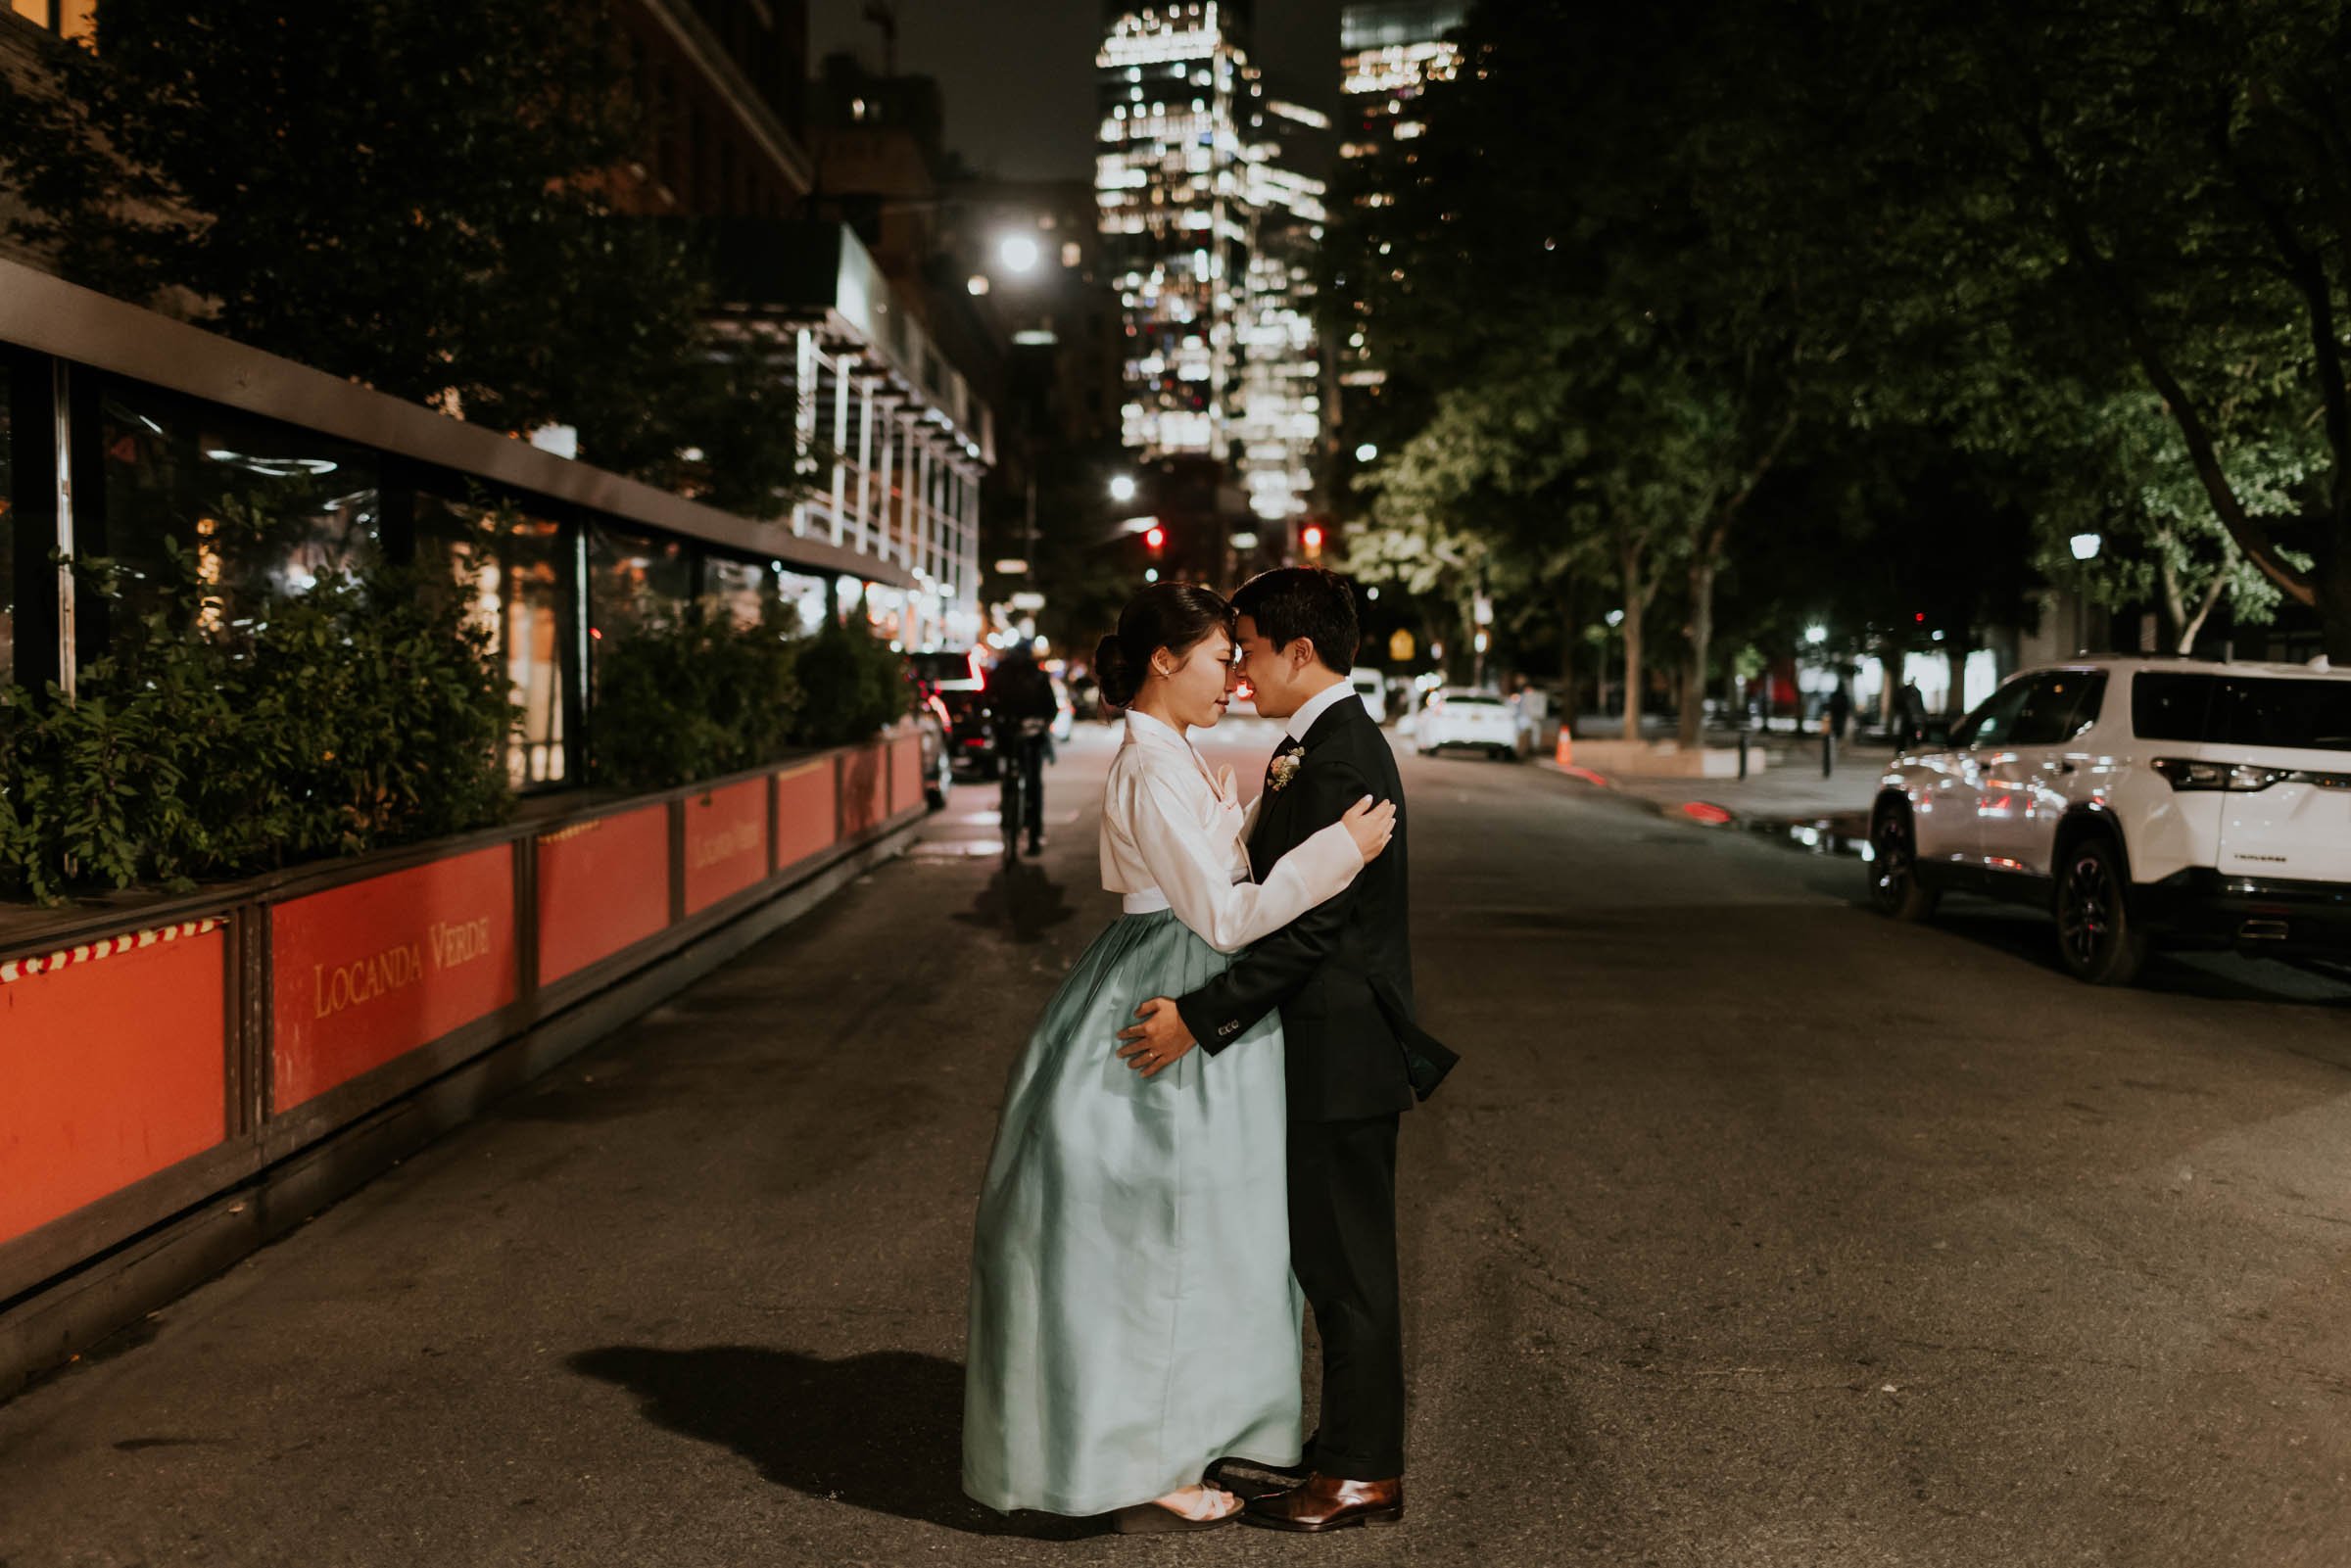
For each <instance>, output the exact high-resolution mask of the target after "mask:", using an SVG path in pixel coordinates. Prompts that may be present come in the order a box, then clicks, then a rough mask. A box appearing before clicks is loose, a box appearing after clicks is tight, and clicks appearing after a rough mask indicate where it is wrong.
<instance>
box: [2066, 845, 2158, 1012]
mask: <svg viewBox="0 0 2351 1568" xmlns="http://www.w3.org/2000/svg"><path fill="white" fill-rule="evenodd" d="M2130 886H2131V877H2130V873H2129V872H2127V871H2126V870H2125V869H2124V867H2123V852H2122V848H2121V846H2120V845H2118V844H2116V843H2115V841H2114V840H2113V839H2111V838H2109V837H2106V836H2105V835H2104V834H2102V833H2092V834H2090V835H2089V836H2088V837H2086V838H2080V839H2077V840H2075V842H2074V845H2073V847H2072V848H2071V849H2069V850H2067V851H2066V854H2065V859H2064V860H2063V862H2062V863H2061V866H2060V869H2059V871H2058V874H2057V909H2056V915H2057V951H2058V954H2059V956H2061V957H2062V958H2063V959H2064V960H2065V967H2066V969H2067V970H2068V971H2069V972H2071V973H2072V974H2073V976H2074V978H2076V979H2078V980H2087V981H2088V982H2089V983H2090V984H2092V985H2128V984H2130V983H2131V982H2132V981H2133V980H2135V979H2136V978H2137V977H2138V971H2139V967H2140V966H2141V965H2143V964H2144V963H2146V961H2147V938H2146V933H2145V932H2143V931H2141V930H2140V929H2139V928H2138V926H2137V923H2136V922H2135V921H2133V920H2132V918H2131V909H2130V904H2129V901H2128V899H2127V898H2126V897H2125V895H2126V894H2127V893H2128V892H2129V891H2130Z"/></svg>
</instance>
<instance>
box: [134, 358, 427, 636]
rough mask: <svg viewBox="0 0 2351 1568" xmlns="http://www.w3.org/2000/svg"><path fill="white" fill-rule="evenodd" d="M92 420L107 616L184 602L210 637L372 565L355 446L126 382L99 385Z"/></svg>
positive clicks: (370, 475) (366, 466)
mask: <svg viewBox="0 0 2351 1568" xmlns="http://www.w3.org/2000/svg"><path fill="white" fill-rule="evenodd" d="M99 418H100V439H101V442H102V443H103V450H104V452H105V506H104V513H103V528H104V534H103V544H102V548H103V550H104V553H105V554H106V556H107V557H108V558H110V559H112V560H113V561H114V562H115V563H116V564H117V565H118V566H119V567H120V570H121V573H122V577H121V584H120V598H119V600H118V602H117V606H116V611H117V613H119V614H121V615H125V616H130V617H138V616H144V615H146V614H148V613H150V612H152V611H154V610H156V609H159V608H162V607H164V606H166V605H168V604H172V603H175V602H179V601H180V600H181V598H182V595H183V594H184V596H185V600H186V602H188V603H190V604H192V606H193V611H192V616H193V620H194V623H195V625H194V629H195V630H198V631H210V630H213V629H216V628H218V627H221V626H226V625H234V624H235V623H237V622H238V621H240V620H244V619H247V618H250V617H253V616H255V615H257V614H259V613H260V612H261V611H262V609H263V607H264V605H265V604H266V603H267V601H268V599H269V598H270V596H271V595H273V594H301V593H304V592H306V591H307V590H308V589H309V588H310V587H311V586H312V584H313V583H315V582H316V581H317V580H318V577H319V576H320V574H322V573H325V572H328V571H335V570H344V571H356V570H360V569H363V568H365V567H366V566H368V565H371V564H373V563H374V562H375V561H377V560H379V559H380V558H381V556H380V549H381V546H380V542H379V539H378V527H379V523H380V519H381V512H382V498H381V495H380V493H379V488H378V478H377V469H378V465H377V460H376V456H375V454H374V453H373V452H371V451H367V450H365V449H364V448H360V447H354V446H349V445H346V444H345V443H342V442H339V441H335V440H332V439H331V438H328V437H324V436H317V435H312V434H309V433H306V432H302V431H297V430H292V429H288V428H286V427H284V426H280V425H274V424H270V423H268V422H266V421H264V420H257V419H252V418H249V417H247V416H244V415H240V414H237V413H235V412H233V411H231V410H227V409H221V408H217V407H215V406H213V405H211V404H200V403H196V402H193V401H190V400H188V399H184V398H177V397H173V396H171V395H170V394H168V393H162V392H157V391H155V390H153V389H151V388H144V387H133V386H129V385H126V384H120V385H115V386H110V387H109V388H108V389H107V391H106V392H105V394H104V396H103V397H102V398H101V399H100V401H99Z"/></svg>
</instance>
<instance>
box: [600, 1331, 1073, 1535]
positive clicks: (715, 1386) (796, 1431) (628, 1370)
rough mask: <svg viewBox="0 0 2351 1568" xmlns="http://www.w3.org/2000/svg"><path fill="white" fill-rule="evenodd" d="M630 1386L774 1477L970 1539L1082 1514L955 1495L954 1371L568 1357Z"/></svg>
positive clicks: (657, 1416) (763, 1356) (698, 1356)
mask: <svg viewBox="0 0 2351 1568" xmlns="http://www.w3.org/2000/svg"><path fill="white" fill-rule="evenodd" d="M569 1365H570V1366H571V1368H572V1370H574V1371H576V1372H583V1373H586V1374H587V1375H588V1376H590V1377H593V1378H600V1379H601V1380H602V1381H604V1382H606V1383H611V1384H616V1385H618V1386H619V1387H621V1388H624V1389H627V1390H628V1391H629V1392H630V1393H632V1394H634V1395H636V1396H637V1399H638V1401H639V1402H640V1405H641V1407H642V1409H643V1411H644V1413H645V1416H646V1418H647V1419H648V1420H649V1421H651V1422H653V1424H655V1425H656V1426H662V1427H666V1428H668V1429H669V1430H670V1431H672V1432H676V1433H680V1434H682V1435H684V1436H686V1437H690V1438H694V1439H696V1440H697V1441H699V1442H703V1443H716V1444H720V1445H723V1446H724V1447H726V1448H729V1449H734V1450H735V1451H736V1452H737V1453H739V1454H741V1455H743V1457H744V1458H745V1459H748V1460H749V1461H750V1462H751V1463H753V1464H754V1465H757V1466H758V1467H759V1473H760V1474H761V1475H763V1476H765V1477H766V1478H767V1479H768V1480H770V1481H773V1482H775V1483H777V1484H778V1485H780V1486H787V1487H790V1488H792V1490H793V1491H795V1492H804V1493H806V1494H808V1495H809V1496H810V1497H824V1498H827V1499H829V1500H832V1501H837V1502H845V1503H847V1504H849V1505H850V1506H852V1507H857V1508H866V1509H870V1510H872V1511H873V1512H875V1513H887V1514H895V1515H896V1516H898V1517H899V1518H901V1519H915V1520H920V1521H921V1522H923V1523H925V1524H933V1525H939V1526H942V1527H944V1528H946V1529H949V1530H960V1531H963V1532H965V1533H967V1534H970V1535H984V1536H1025V1537H1028V1538H1030V1539H1032V1540H1039V1541H1071V1540H1076V1539H1078V1538H1080V1537H1082V1536H1091V1535H1097V1534H1099V1533H1101V1529H1102V1527H1101V1526H1100V1525H1097V1524H1095V1523H1094V1522H1093V1521H1091V1520H1086V1519H1064V1518H1061V1517H1059V1516H1057V1515H1053V1514H1039V1513H1019V1514H1013V1515H1011V1516H1009V1517H1007V1516H1005V1515H1003V1514H999V1513H996V1512H994V1511H993V1510H991V1509H987V1508H983V1507H982V1506H980V1504H978V1503H976V1502H974V1501H972V1500H971V1499H970V1498H969V1497H965V1496H964V1495H963V1487H962V1475H963V1368H962V1367H961V1366H959V1365H957V1364H956V1363H955V1362H953V1361H949V1360H943V1359H941V1358H940V1357H938V1356H936V1355H917V1354H913V1353H912V1352H908V1351H877V1352H875V1353H873V1354H867V1355H852V1356H848V1357H846V1358H844V1359H841V1360H838V1361H828V1360H825V1359H823V1358H822V1357H820V1356H814V1355H802V1354H798V1353H796V1352H792V1351H768V1350H760V1349H757V1348H756V1347H753V1346H747V1345H712V1346H705V1347H703V1348H702V1349H700V1350H692V1351H664V1350H654V1349H651V1348H649V1347H647V1346H642V1345H611V1346H606V1347H604V1348H603V1349H601V1350H594V1351H582V1352H580V1353H579V1354H575V1355H573V1356H571V1357H570V1358H569Z"/></svg>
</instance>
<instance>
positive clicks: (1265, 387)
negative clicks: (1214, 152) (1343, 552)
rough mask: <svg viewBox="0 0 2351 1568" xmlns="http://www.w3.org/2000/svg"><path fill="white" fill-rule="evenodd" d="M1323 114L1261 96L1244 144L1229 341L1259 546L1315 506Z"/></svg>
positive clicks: (1322, 404) (1323, 405)
mask: <svg viewBox="0 0 2351 1568" xmlns="http://www.w3.org/2000/svg"><path fill="white" fill-rule="evenodd" d="M1329 137H1330V119H1329V117H1327V116H1325V115H1323V114H1321V113H1319V111H1316V110H1313V109H1309V108H1307V107H1306V106H1304V105H1302V104H1296V103H1292V102H1289V101H1287V100H1285V99H1281V98H1273V97H1268V98H1265V99H1263V100H1262V102H1261V105H1260V107H1259V109H1258V112H1257V114H1256V116H1255V118H1254V122H1253V124H1252V126H1251V135H1250V138H1249V145H1248V185H1247V191H1248V196H1249V212H1250V248H1249V262H1248V270H1247V272H1246V274H1245V279H1244V287H1243V290H1242V295H1241V301H1240V309H1239V321H1238V328H1237V334H1236V335H1237V337H1238V340H1239V346H1240V386H1239V396H1238V398H1237V399H1236V400H1235V406H1234V417H1235V433H1236V435H1237V437H1238V445H1239V448H1240V458H1239V474H1240V482H1241V488H1242V490H1243V491H1245V492H1246V493H1247V495H1248V498H1249V510H1250V512H1251V513H1252V514H1253V515H1254V516H1255V517H1256V518H1257V519H1258V522H1259V524H1260V527H1259V529H1258V530H1257V532H1258V533H1259V537H1260V547H1272V548H1277V549H1279V550H1281V551H1285V552H1286V551H1289V550H1291V549H1293V548H1294V547H1295V546H1297V543H1298V541H1297V538H1296V536H1297V532H1298V529H1299V528H1300V526H1301V519H1303V518H1304V517H1306V516H1307V514H1308V513H1309V512H1311V511H1313V510H1315V509H1316V507H1315V500H1316V491H1317V477H1318V475H1319V472H1320V469H1321V459H1322V456H1323V445H1324V438H1325V432H1326V431H1327V430H1328V429H1329V416H1328V412H1327V410H1328V407H1329V402H1330V400H1329V398H1328V396H1327V393H1326V390H1325V387H1324V382H1325V379H1326V377H1325V368H1324V367H1325V356H1324V355H1323V352H1322V342H1321V334H1320V332H1319V329H1318V327H1317V325H1316V321H1315V294H1316V283H1315V253H1316V252H1317V251H1318V250H1319V249H1320V247H1321V244H1322V225H1323V222H1324V221H1325V216H1326V214H1325V213H1324V211H1323V205H1322V203H1323V196H1324V190H1325V187H1324V184H1323V181H1322V180H1321V179H1320V178H1319V176H1318V172H1317V171H1319V169H1321V168H1322V167H1323V166H1325V162H1326V160H1325V156H1324V155H1325V154H1326V152H1327V148H1328V142H1329Z"/></svg>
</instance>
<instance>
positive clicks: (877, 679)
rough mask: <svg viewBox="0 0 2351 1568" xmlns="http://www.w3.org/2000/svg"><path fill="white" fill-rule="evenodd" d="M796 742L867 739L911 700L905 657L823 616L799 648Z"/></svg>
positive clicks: (835, 742)
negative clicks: (798, 706)
mask: <svg viewBox="0 0 2351 1568" xmlns="http://www.w3.org/2000/svg"><path fill="white" fill-rule="evenodd" d="M799 673H800V726H799V739H800V742H801V744H803V745H810V746H840V745H848V744H850V743H851V742H853V741H858V740H870V739H872V738H873V736H874V734H875V732H876V731H878V730H880V729H881V728H882V727H883V726H884V725H887V724H888V723H890V722H891V721H892V720H894V719H897V718H900V717H902V716H903V715H904V714H905V713H906V711H907V708H908V707H909V706H910V704H911V701H912V688H911V687H909V686H908V685H907V681H906V661H905V660H904V659H903V658H901V657H900V656H899V655H898V654H897V653H895V652H893V651H892V650H891V648H890V646H889V644H888V643H887V642H885V641H882V640H881V639H880V638H877V637H874V636H872V635H871V634H869V633H867V632H865V631H864V630H863V629H862V628H852V627H849V626H846V625H843V624H842V623H840V622H839V621H834V620H831V619H828V620H827V621H826V623H825V624H824V625H823V626H821V627H819V628H818V629H817V632H816V635H815V636H814V637H811V638H809V639H808V640H807V641H806V642H804V643H803V644H802V645H801V647H800V666H799Z"/></svg>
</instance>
